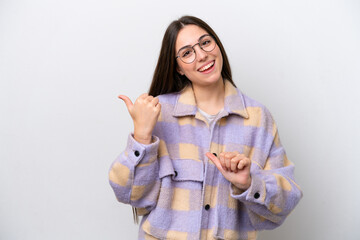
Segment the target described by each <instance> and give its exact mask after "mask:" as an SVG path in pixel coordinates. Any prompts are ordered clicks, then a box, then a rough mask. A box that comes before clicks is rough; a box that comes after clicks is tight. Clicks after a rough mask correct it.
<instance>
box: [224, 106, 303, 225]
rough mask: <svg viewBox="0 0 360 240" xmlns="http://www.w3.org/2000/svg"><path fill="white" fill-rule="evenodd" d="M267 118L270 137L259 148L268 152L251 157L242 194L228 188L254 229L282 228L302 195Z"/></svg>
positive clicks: (264, 139)
mask: <svg viewBox="0 0 360 240" xmlns="http://www.w3.org/2000/svg"><path fill="white" fill-rule="evenodd" d="M268 116H269V121H268V122H267V123H266V124H265V125H267V126H268V127H267V129H265V131H266V132H267V133H269V132H270V134H268V135H267V137H264V138H262V139H261V140H260V141H262V142H263V143H262V146H267V147H265V149H267V151H265V152H266V154H253V158H251V161H252V165H251V170H250V172H251V185H250V187H249V188H248V189H247V190H246V191H245V192H242V191H240V190H239V189H237V188H236V187H235V186H233V185H232V184H231V185H230V188H231V189H230V191H231V196H232V197H233V198H235V199H238V200H240V201H241V202H243V203H244V204H245V206H246V209H247V212H248V215H249V218H250V221H251V223H252V225H253V226H254V228H255V229H257V230H262V229H273V228H275V227H278V226H279V225H281V224H282V223H283V221H284V220H285V218H286V217H287V216H288V215H289V214H290V212H291V211H292V210H293V209H294V208H295V206H296V205H297V203H298V202H299V201H300V199H301V197H302V195H303V194H302V191H301V189H300V187H299V186H298V185H297V184H296V183H295V180H294V165H293V163H291V162H290V161H289V160H288V159H287V157H286V153H285V150H284V148H283V146H282V145H281V143H280V139H279V136H278V130H277V127H276V125H275V122H274V121H273V119H272V117H271V115H270V114H269V113H268ZM269 136H271V137H269ZM270 139H271V140H270ZM255 155H256V156H255ZM260 155H262V156H260Z"/></svg>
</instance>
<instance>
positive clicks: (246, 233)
mask: <svg viewBox="0 0 360 240" xmlns="http://www.w3.org/2000/svg"><path fill="white" fill-rule="evenodd" d="M159 99H160V103H161V105H162V110H161V113H160V116H159V119H158V123H157V124H156V126H155V129H154V131H153V142H152V144H150V145H142V144H140V143H137V142H136V141H135V140H134V138H133V137H132V135H131V134H130V135H129V138H128V144H127V147H126V149H125V151H124V152H123V153H121V154H120V156H119V157H118V158H117V159H116V160H115V161H114V163H113V164H112V166H111V168H110V171H109V179H110V184H111V186H112V187H113V190H114V193H115V195H116V197H117V199H118V201H120V202H123V203H126V204H130V205H132V206H133V207H136V208H137V212H138V214H139V215H143V218H142V221H141V226H140V229H139V239H174V240H177V239H179V240H180V239H184V240H185V239H186V240H190V239H194V240H195V239H256V236H257V231H258V230H263V229H272V228H275V227H277V226H279V225H280V224H282V222H283V221H284V220H285V218H286V217H287V216H288V214H289V213H290V212H291V211H292V210H293V209H294V207H295V206H296V205H297V203H298V202H299V200H300V198H301V197H302V192H301V190H300V187H299V186H298V185H297V184H296V183H295V180H294V176H293V173H294V165H293V164H292V163H291V162H290V161H289V160H288V159H287V157H286V154H285V150H284V149H283V147H282V145H281V143H280V139H279V136H278V131H277V127H276V124H275V122H274V121H273V118H272V117H271V114H270V113H269V111H268V110H267V109H266V108H265V107H264V106H263V105H261V104H259V103H258V102H256V101H254V100H252V99H250V98H248V97H247V96H245V95H243V94H242V93H241V92H240V91H239V90H238V89H237V88H235V87H234V86H233V85H232V84H231V83H230V82H228V81H226V82H225V106H224V110H225V111H223V112H222V113H221V114H219V116H218V117H217V119H215V121H216V124H215V125H214V126H213V128H210V127H209V125H208V124H207V121H206V119H205V118H204V117H203V116H202V115H201V114H200V113H199V112H198V110H197V107H196V102H195V97H194V93H193V90H192V88H191V86H189V87H187V88H185V89H184V90H183V91H181V92H180V93H173V94H165V95H161V96H159ZM208 151H209V152H213V153H217V154H219V153H221V152H224V151H227V152H229V151H239V152H240V153H244V154H245V155H246V156H248V157H249V158H250V160H251V162H252V164H251V176H252V183H251V187H250V188H249V189H248V190H246V191H245V192H243V191H240V190H239V189H237V188H236V187H234V186H233V185H232V184H230V183H229V182H228V181H227V180H226V179H225V178H224V177H223V176H222V175H221V173H220V172H219V171H218V169H217V168H216V167H215V165H214V164H213V163H212V162H211V161H210V160H209V159H207V157H206V156H205V153H206V152H208Z"/></svg>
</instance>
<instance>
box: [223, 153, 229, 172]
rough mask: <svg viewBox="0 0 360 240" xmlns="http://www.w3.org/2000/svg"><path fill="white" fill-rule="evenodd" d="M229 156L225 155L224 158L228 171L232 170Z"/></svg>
mask: <svg viewBox="0 0 360 240" xmlns="http://www.w3.org/2000/svg"><path fill="white" fill-rule="evenodd" d="M228 156H229V155H227V154H225V156H224V163H225V166H226V168H227V170H228V171H230V170H231V158H229V157H228Z"/></svg>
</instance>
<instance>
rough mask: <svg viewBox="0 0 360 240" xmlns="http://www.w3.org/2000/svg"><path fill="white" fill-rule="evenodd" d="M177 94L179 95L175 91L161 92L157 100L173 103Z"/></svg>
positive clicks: (162, 102)
mask: <svg viewBox="0 0 360 240" xmlns="http://www.w3.org/2000/svg"><path fill="white" fill-rule="evenodd" d="M178 96H179V93H178V92H176V93H166V94H161V95H159V96H157V97H158V98H159V102H160V103H161V104H170V105H175V104H176V100H177V98H178Z"/></svg>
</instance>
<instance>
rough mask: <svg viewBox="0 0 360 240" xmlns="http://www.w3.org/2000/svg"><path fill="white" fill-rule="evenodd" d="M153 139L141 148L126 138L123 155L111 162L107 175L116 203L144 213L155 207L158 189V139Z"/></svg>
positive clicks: (131, 136)
mask: <svg viewBox="0 0 360 240" xmlns="http://www.w3.org/2000/svg"><path fill="white" fill-rule="evenodd" d="M153 139H154V141H153V142H152V143H151V144H147V145H144V144H141V143H139V142H137V141H136V140H135V139H134V137H133V135H132V134H130V135H129V137H128V143H127V146H126V149H125V151H124V152H122V153H121V154H120V155H119V157H117V158H116V159H115V161H114V162H113V164H112V165H111V168H110V171H109V182H110V185H111V187H112V188H113V190H114V193H115V196H116V198H117V200H118V201H119V202H122V203H126V204H130V205H132V206H133V207H136V208H145V209H146V212H150V211H151V210H152V209H153V208H154V207H155V205H156V202H157V197H158V194H159V189H160V181H159V163H158V161H157V152H158V147H159V139H158V138H157V137H155V136H154V137H153ZM143 210H144V209H143ZM146 212H144V213H146ZM139 215H141V214H139Z"/></svg>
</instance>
